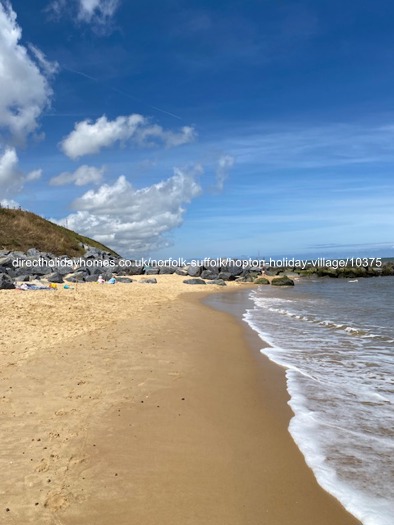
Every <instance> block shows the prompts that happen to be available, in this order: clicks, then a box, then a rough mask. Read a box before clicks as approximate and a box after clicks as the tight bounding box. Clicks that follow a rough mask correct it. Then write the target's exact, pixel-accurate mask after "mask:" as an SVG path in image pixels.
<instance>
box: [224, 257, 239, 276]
mask: <svg viewBox="0 0 394 525" xmlns="http://www.w3.org/2000/svg"><path fill="white" fill-rule="evenodd" d="M243 271H244V268H243V265H242V264H241V261H238V262H236V261H235V260H234V261H229V262H228V263H227V264H224V265H223V266H222V267H221V268H220V273H222V272H226V273H229V274H231V275H232V276H233V277H234V278H235V277H236V276H237V275H241V273H242V272H243Z"/></svg>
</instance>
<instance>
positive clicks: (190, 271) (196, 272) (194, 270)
mask: <svg viewBox="0 0 394 525" xmlns="http://www.w3.org/2000/svg"><path fill="white" fill-rule="evenodd" d="M203 270H204V267H203V266H198V265H196V264H191V265H190V266H189V267H188V268H187V275H190V277H199V276H200V275H201V272H202V271H203Z"/></svg>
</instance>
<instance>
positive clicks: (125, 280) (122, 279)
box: [116, 277, 134, 284]
mask: <svg viewBox="0 0 394 525" xmlns="http://www.w3.org/2000/svg"><path fill="white" fill-rule="evenodd" d="M116 282H117V283H125V284H130V283H132V282H134V281H133V279H128V278H127V277H117V278H116Z"/></svg>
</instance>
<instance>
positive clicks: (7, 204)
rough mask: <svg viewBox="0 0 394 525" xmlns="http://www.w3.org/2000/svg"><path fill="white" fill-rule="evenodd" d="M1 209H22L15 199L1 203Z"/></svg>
mask: <svg viewBox="0 0 394 525" xmlns="http://www.w3.org/2000/svg"><path fill="white" fill-rule="evenodd" d="M0 207H2V208H14V209H16V208H20V204H19V202H16V201H14V200H13V199H2V200H1V201H0Z"/></svg>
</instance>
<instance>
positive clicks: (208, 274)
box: [201, 270, 218, 280]
mask: <svg viewBox="0 0 394 525" xmlns="http://www.w3.org/2000/svg"><path fill="white" fill-rule="evenodd" d="M217 278H218V274H217V272H214V271H212V270H203V271H202V272H201V279H208V280H212V279H217Z"/></svg>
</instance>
